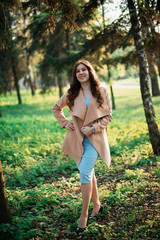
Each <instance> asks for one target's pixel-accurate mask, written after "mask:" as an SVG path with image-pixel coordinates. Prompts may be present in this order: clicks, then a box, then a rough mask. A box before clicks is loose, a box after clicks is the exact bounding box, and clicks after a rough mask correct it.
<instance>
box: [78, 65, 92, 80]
mask: <svg viewBox="0 0 160 240" xmlns="http://www.w3.org/2000/svg"><path fill="white" fill-rule="evenodd" d="M76 77H77V80H78V81H79V82H80V83H84V82H88V81H89V71H88V69H87V67H86V66H85V65H83V64H82V63H80V64H79V65H78V66H77V69H76Z"/></svg>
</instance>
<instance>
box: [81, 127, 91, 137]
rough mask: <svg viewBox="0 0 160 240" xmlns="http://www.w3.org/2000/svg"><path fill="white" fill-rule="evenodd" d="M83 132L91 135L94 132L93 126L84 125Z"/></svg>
mask: <svg viewBox="0 0 160 240" xmlns="http://www.w3.org/2000/svg"><path fill="white" fill-rule="evenodd" d="M81 132H82V133H83V134H84V135H86V136H90V135H91V134H92V128H91V127H82V128H81Z"/></svg>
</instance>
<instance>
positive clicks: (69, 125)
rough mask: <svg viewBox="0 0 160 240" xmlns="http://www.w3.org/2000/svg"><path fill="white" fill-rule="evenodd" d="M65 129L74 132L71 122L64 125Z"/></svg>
mask: <svg viewBox="0 0 160 240" xmlns="http://www.w3.org/2000/svg"><path fill="white" fill-rule="evenodd" d="M65 128H67V129H68V130H70V131H73V130H74V125H73V122H72V121H70V122H68V123H67V124H66V125H65Z"/></svg>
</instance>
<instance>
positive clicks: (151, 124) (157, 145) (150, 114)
mask: <svg viewBox="0 0 160 240" xmlns="http://www.w3.org/2000/svg"><path fill="white" fill-rule="evenodd" d="M127 2H128V8H129V13H130V21H131V25H132V31H133V36H134V41H135V46H136V50H137V55H138V62H139V74H140V87H141V96H142V101H143V106H144V111H145V116H146V121H147V124H148V130H149V136H150V140H151V144H152V148H153V152H154V153H155V154H156V155H160V133H159V130H158V125H157V123H156V121H155V111H154V108H153V104H152V99H151V95H150V90H149V79H148V73H147V64H146V62H147V58H146V53H145V47H144V42H143V39H142V33H141V31H140V28H139V22H138V18H137V12H136V8H135V5H134V1H133V0H127Z"/></svg>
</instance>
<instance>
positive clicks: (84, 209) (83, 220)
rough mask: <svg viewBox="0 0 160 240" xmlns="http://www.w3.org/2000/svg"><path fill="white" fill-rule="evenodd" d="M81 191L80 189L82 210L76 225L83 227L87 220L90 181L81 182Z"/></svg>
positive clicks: (90, 191) (90, 192)
mask: <svg viewBox="0 0 160 240" xmlns="http://www.w3.org/2000/svg"><path fill="white" fill-rule="evenodd" d="M81 191H82V201H83V206H82V212H81V216H80V219H79V224H78V227H80V228H85V227H86V225H87V220H88V208H89V203H90V200H91V194H92V183H82V184H81Z"/></svg>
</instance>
